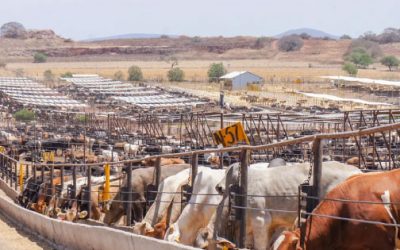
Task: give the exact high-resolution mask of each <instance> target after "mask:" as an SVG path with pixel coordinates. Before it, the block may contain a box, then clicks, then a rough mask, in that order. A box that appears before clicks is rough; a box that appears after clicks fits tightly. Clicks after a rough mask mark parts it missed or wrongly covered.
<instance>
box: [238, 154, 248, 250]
mask: <svg viewBox="0 0 400 250" xmlns="http://www.w3.org/2000/svg"><path fill="white" fill-rule="evenodd" d="M249 152H250V151H249V150H247V149H244V150H242V153H241V163H240V195H241V199H240V201H241V202H240V204H239V206H240V207H243V208H242V210H241V216H240V217H241V218H242V221H241V223H240V232H239V247H245V242H246V215H247V211H246V207H247V173H248V172H247V170H248V165H249Z"/></svg>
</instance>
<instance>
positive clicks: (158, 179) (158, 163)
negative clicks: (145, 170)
mask: <svg viewBox="0 0 400 250" xmlns="http://www.w3.org/2000/svg"><path fill="white" fill-rule="evenodd" d="M155 171H156V188H157V190H158V186H159V185H160V183H161V157H157V159H156V167H155Z"/></svg>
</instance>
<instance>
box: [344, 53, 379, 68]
mask: <svg viewBox="0 0 400 250" xmlns="http://www.w3.org/2000/svg"><path fill="white" fill-rule="evenodd" d="M348 59H349V61H350V62H352V63H354V64H355V65H356V66H357V67H361V68H367V67H368V66H369V65H370V64H372V63H373V61H372V57H371V56H370V55H369V54H368V53H367V52H366V51H365V50H363V49H355V50H354V51H353V52H351V54H350V55H349V57H348Z"/></svg>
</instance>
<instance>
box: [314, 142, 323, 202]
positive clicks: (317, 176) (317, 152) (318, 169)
mask: <svg viewBox="0 0 400 250" xmlns="http://www.w3.org/2000/svg"><path fill="white" fill-rule="evenodd" d="M322 149H323V144H322V141H321V139H315V140H314V143H313V156H314V157H313V158H314V162H313V163H314V164H313V195H314V196H315V197H319V196H320V193H321V176H322V154H323V151H322ZM318 203H319V200H315V201H313V204H312V206H313V209H314V208H315V207H316V206H317V205H318Z"/></svg>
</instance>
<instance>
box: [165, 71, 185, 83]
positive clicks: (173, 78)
mask: <svg viewBox="0 0 400 250" xmlns="http://www.w3.org/2000/svg"><path fill="white" fill-rule="evenodd" d="M167 76H168V80H169V81H170V82H182V81H183V79H184V78H185V72H183V70H181V69H180V68H172V69H170V70H169V71H168V74H167Z"/></svg>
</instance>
